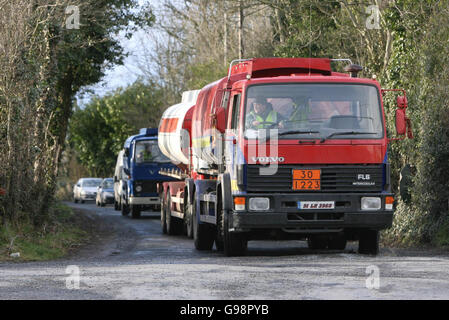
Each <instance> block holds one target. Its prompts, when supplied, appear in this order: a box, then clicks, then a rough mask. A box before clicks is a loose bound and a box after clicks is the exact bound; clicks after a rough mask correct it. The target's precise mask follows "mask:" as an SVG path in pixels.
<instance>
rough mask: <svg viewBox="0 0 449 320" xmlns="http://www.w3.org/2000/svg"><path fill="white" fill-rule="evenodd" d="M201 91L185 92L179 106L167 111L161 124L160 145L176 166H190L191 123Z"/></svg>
mask: <svg viewBox="0 0 449 320" xmlns="http://www.w3.org/2000/svg"><path fill="white" fill-rule="evenodd" d="M199 92H200V90H192V91H185V92H184V93H183V94H182V101H181V103H179V104H176V105H174V106H171V107H169V108H168V109H167V110H165V112H164V114H163V115H162V118H161V121H160V123H159V134H158V143H159V148H160V149H161V151H162V153H163V154H164V155H165V156H167V157H168V158H169V159H170V160H171V161H172V162H173V163H174V164H184V165H186V164H188V163H189V150H190V133H188V132H187V131H186V129H187V130H190V123H188V122H191V119H192V114H193V107H194V105H195V103H196V99H197V97H198V94H199Z"/></svg>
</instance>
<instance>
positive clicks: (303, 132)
mask: <svg viewBox="0 0 449 320" xmlns="http://www.w3.org/2000/svg"><path fill="white" fill-rule="evenodd" d="M306 133H308V134H312V133H320V132H319V131H316V130H290V131H284V132H281V133H279V135H280V136H287V135H290V134H306Z"/></svg>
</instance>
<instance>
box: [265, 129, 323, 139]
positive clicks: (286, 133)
mask: <svg viewBox="0 0 449 320" xmlns="http://www.w3.org/2000/svg"><path fill="white" fill-rule="evenodd" d="M312 133H320V132H319V131H316V130H290V131H284V132H281V133H278V136H287V135H290V134H312ZM271 138H272V136H271V135H270V136H268V137H267V138H266V139H265V140H263V142H267V141H268V140H270V139H271Z"/></svg>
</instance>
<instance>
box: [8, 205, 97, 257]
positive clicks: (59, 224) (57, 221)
mask: <svg viewBox="0 0 449 320" xmlns="http://www.w3.org/2000/svg"><path fill="white" fill-rule="evenodd" d="M50 211H51V212H50V213H51V214H50V217H51V219H50V221H49V222H47V223H44V224H43V225H42V226H39V227H35V226H34V225H33V224H32V223H31V222H30V221H29V220H28V219H26V218H22V219H20V220H19V221H18V222H16V223H7V224H5V225H3V226H0V261H2V262H4V261H20V262H23V261H45V260H54V259H58V258H61V257H64V256H65V255H67V254H68V253H69V252H70V251H72V250H73V249H75V248H77V247H79V246H81V245H83V244H85V243H86V242H87V241H89V239H90V236H89V233H88V232H86V231H85V229H86V228H85V225H86V221H85V220H86V218H85V217H83V216H80V215H76V214H75V213H74V212H73V211H72V209H71V208H69V207H68V206H66V205H64V204H62V203H56V204H55V205H53V206H52V207H51V209H50ZM17 252H18V253H20V257H18V258H17V257H11V254H13V253H17Z"/></svg>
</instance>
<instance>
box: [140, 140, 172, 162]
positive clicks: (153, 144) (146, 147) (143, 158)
mask: <svg viewBox="0 0 449 320" xmlns="http://www.w3.org/2000/svg"><path fill="white" fill-rule="evenodd" d="M135 154H136V157H135V159H136V160H135V161H136V163H137V164H141V163H151V162H158V163H168V162H170V159H168V158H167V157H166V156H164V154H163V153H162V152H161V150H160V149H159V146H158V143H157V140H146V141H137V142H136V153H135Z"/></svg>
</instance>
